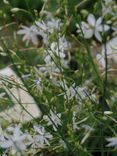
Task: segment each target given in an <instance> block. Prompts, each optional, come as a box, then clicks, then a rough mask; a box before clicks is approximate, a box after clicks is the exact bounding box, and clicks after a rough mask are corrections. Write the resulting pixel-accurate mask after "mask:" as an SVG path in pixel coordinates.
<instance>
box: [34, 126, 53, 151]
mask: <svg viewBox="0 0 117 156" xmlns="http://www.w3.org/2000/svg"><path fill="white" fill-rule="evenodd" d="M34 130H35V132H36V135H34V137H33V139H34V142H35V143H37V144H39V147H41V148H43V146H44V144H47V145H50V144H49V141H48V140H50V139H52V138H53V136H52V135H51V134H50V133H48V132H46V131H45V128H44V127H42V126H40V125H39V126H34Z"/></svg>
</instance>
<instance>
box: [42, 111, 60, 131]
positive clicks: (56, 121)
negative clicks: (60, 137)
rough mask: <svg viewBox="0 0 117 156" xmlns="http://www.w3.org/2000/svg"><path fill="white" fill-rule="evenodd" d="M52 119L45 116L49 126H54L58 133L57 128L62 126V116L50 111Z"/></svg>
mask: <svg viewBox="0 0 117 156" xmlns="http://www.w3.org/2000/svg"><path fill="white" fill-rule="evenodd" d="M49 117H50V118H48V116H46V115H45V116H44V119H45V120H47V121H48V125H52V127H53V129H54V131H57V127H58V126H61V125H62V124H61V120H60V118H61V114H60V113H57V114H56V112H53V111H52V110H50V115H49Z"/></svg>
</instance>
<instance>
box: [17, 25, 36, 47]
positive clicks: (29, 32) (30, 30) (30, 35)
mask: <svg viewBox="0 0 117 156" xmlns="http://www.w3.org/2000/svg"><path fill="white" fill-rule="evenodd" d="M21 28H22V29H20V30H19V31H18V32H17V34H19V35H24V37H23V41H26V44H27V45H28V44H29V41H31V42H32V43H33V44H35V45H38V37H37V35H39V31H38V29H37V28H36V26H35V25H32V26H30V27H27V26H21Z"/></svg>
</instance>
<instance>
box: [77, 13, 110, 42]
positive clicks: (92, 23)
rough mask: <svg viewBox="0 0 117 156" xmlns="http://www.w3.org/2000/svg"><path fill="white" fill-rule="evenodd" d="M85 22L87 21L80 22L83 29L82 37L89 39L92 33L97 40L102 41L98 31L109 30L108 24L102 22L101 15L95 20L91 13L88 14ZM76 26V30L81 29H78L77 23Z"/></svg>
mask: <svg viewBox="0 0 117 156" xmlns="http://www.w3.org/2000/svg"><path fill="white" fill-rule="evenodd" d="M87 22H88V23H86V22H81V29H82V31H83V35H84V38H86V39H89V38H91V37H92V36H93V35H94V36H95V37H96V39H97V40H99V41H102V38H101V35H100V32H103V31H104V32H105V31H107V30H109V26H108V25H106V24H104V25H103V24H102V17H99V18H98V19H97V20H96V19H95V17H94V15H93V14H89V15H88V17H87ZM76 26H77V28H78V32H81V30H79V28H80V27H79V25H78V24H77V25H76Z"/></svg>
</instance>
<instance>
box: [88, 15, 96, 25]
mask: <svg viewBox="0 0 117 156" xmlns="http://www.w3.org/2000/svg"><path fill="white" fill-rule="evenodd" d="M87 21H88V23H89V24H90V25H92V26H95V23H96V20H95V17H94V15H93V14H89V15H88V18H87Z"/></svg>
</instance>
